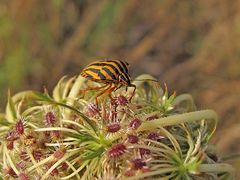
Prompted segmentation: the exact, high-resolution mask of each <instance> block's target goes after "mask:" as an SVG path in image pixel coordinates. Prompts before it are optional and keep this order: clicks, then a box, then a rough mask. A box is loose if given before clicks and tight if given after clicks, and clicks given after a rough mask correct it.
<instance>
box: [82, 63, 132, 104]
mask: <svg viewBox="0 0 240 180" xmlns="http://www.w3.org/2000/svg"><path fill="white" fill-rule="evenodd" d="M128 66H129V64H128V63H127V62H125V61H120V60H105V61H95V62H93V63H91V64H89V65H88V66H86V67H85V68H84V69H83V70H82V72H81V74H80V75H81V76H83V77H85V78H87V79H89V80H91V81H95V82H99V83H102V84H104V85H103V86H100V87H93V88H87V89H84V90H83V91H88V90H100V89H103V88H105V89H104V90H102V91H101V92H99V93H98V94H97V95H96V104H97V105H98V97H99V96H101V95H103V94H105V93H107V94H109V96H110V97H111V95H110V93H111V92H113V91H115V90H117V89H119V88H121V87H122V86H125V87H126V88H127V87H133V88H134V90H133V94H132V95H131V97H130V99H129V101H131V99H132V97H133V95H134V93H135V90H136V85H134V84H132V83H131V79H130V76H129V69H128Z"/></svg>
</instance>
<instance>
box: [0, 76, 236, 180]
mask: <svg viewBox="0 0 240 180" xmlns="http://www.w3.org/2000/svg"><path fill="white" fill-rule="evenodd" d="M151 79H153V77H152V76H150V75H141V76H139V77H138V78H137V79H136V81H134V82H133V83H134V84H136V86H137V91H136V94H135V95H134V98H133V99H132V102H129V101H128V98H129V96H131V93H132V89H131V88H128V90H127V91H125V89H124V88H122V89H119V90H117V91H115V92H114V93H113V94H112V98H110V97H109V96H108V95H107V94H106V95H103V96H101V98H100V103H99V107H97V106H96V105H95V97H94V95H95V94H96V93H97V92H96V91H88V92H86V93H85V94H81V91H80V90H81V89H83V88H86V87H88V86H90V87H92V86H98V85H99V84H97V83H95V82H91V81H86V79H84V78H82V77H80V76H79V77H77V78H70V79H67V78H66V77H63V78H62V79H61V80H60V81H59V82H58V84H57V86H56V87H55V88H54V90H53V94H52V95H49V94H48V92H47V91H46V90H45V92H44V93H40V92H34V91H25V92H20V93H18V94H16V95H14V96H12V97H10V95H9V98H8V104H7V107H6V113H5V114H1V115H0V119H1V121H0V124H1V127H0V137H1V142H0V143H1V151H0V155H1V158H0V163H1V164H0V166H1V167H0V168H1V169H2V171H1V176H2V177H3V178H6V179H8V178H10V179H11V178H19V179H24V178H25V179H26V178H28V179H34V178H35V179H42V180H44V179H84V180H85V179H105V180H109V179H184V180H185V179H204V180H205V179H231V178H233V168H232V167H231V166H230V165H228V164H223V163H219V162H218V159H217V156H216V154H215V152H214V150H213V147H212V146H210V145H209V140H210V138H211V137H212V135H213V133H214V131H215V129H216V125H217V115H216V113H215V112H214V111H212V110H200V111H197V110H196V107H195V105H194V102H193V99H192V97H191V96H190V95H188V94H183V95H179V96H175V93H174V94H172V95H169V94H168V90H167V88H166V86H165V88H164V89H162V88H161V87H160V85H159V83H157V82H155V81H151Z"/></svg>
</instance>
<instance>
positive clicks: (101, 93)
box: [95, 84, 112, 106]
mask: <svg viewBox="0 0 240 180" xmlns="http://www.w3.org/2000/svg"><path fill="white" fill-rule="evenodd" d="M107 86H108V87H107ZM111 86H112V84H106V85H105V87H107V88H106V89H104V90H103V91H101V92H100V93H98V94H97V95H96V97H95V99H96V105H97V106H98V97H99V96H101V95H103V94H104V93H106V92H108V90H109V89H111Z"/></svg>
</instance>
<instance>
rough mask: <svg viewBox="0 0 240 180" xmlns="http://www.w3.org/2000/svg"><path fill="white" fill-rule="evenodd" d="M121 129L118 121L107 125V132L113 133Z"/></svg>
mask: <svg viewBox="0 0 240 180" xmlns="http://www.w3.org/2000/svg"><path fill="white" fill-rule="evenodd" d="M120 129H121V126H120V124H119V123H117V122H116V123H112V124H108V125H107V132H110V133H115V132H117V131H119V130H120Z"/></svg>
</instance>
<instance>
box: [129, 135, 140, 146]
mask: <svg viewBox="0 0 240 180" xmlns="http://www.w3.org/2000/svg"><path fill="white" fill-rule="evenodd" d="M128 142H129V143H131V144H136V143H138V137H137V136H135V135H130V134H129V135H128Z"/></svg>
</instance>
